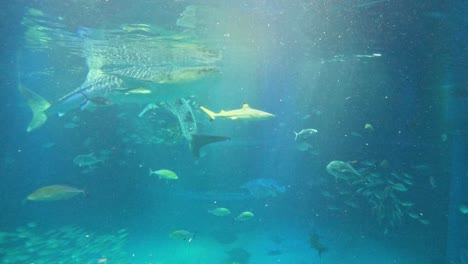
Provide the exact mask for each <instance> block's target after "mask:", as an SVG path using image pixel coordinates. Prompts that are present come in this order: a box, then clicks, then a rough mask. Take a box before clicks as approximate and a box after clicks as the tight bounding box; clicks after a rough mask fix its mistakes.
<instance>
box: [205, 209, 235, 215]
mask: <svg viewBox="0 0 468 264" xmlns="http://www.w3.org/2000/svg"><path fill="white" fill-rule="evenodd" d="M208 212H209V213H210V214H212V215H215V216H227V215H230V214H231V211H229V209H227V208H223V207H218V208H215V209H212V210H208Z"/></svg>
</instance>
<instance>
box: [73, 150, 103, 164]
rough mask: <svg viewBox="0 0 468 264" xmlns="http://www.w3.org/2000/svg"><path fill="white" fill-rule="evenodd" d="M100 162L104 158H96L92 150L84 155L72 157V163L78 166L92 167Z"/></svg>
mask: <svg viewBox="0 0 468 264" xmlns="http://www.w3.org/2000/svg"><path fill="white" fill-rule="evenodd" d="M101 162H104V160H101V159H98V158H96V156H94V152H92V153H90V154H86V155H78V156H76V157H75V158H74V159H73V163H75V164H76V165H78V166H79V167H84V166H87V167H92V166H94V165H96V164H98V163H101Z"/></svg>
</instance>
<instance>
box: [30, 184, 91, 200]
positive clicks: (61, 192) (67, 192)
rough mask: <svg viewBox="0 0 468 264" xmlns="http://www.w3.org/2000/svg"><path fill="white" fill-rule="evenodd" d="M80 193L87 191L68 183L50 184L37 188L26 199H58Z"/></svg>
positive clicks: (64, 198) (68, 197)
mask: <svg viewBox="0 0 468 264" xmlns="http://www.w3.org/2000/svg"><path fill="white" fill-rule="evenodd" d="M78 194H85V192H84V191H83V190H80V189H77V188H74V187H70V186H67V185H49V186H45V187H42V188H39V189H37V190H35V191H34V192H32V193H31V194H30V195H28V197H26V199H27V200H29V201H58V200H66V199H70V198H72V197H74V196H76V195H78Z"/></svg>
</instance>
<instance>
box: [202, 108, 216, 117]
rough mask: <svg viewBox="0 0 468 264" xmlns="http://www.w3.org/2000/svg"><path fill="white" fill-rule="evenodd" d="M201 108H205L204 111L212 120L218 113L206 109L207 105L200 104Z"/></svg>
mask: <svg viewBox="0 0 468 264" xmlns="http://www.w3.org/2000/svg"><path fill="white" fill-rule="evenodd" d="M200 109H201V110H203V112H205V114H207V115H208V116H209V117H210V119H211V120H214V119H215V117H216V113H214V112H213V111H210V110H208V109H206V108H205V107H203V106H200Z"/></svg>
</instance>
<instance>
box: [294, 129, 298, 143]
mask: <svg viewBox="0 0 468 264" xmlns="http://www.w3.org/2000/svg"><path fill="white" fill-rule="evenodd" d="M293 132H294V134H295V135H296V137H295V138H294V141H296V140H297V136H299V133H297V132H296V131H294V130H293Z"/></svg>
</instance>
